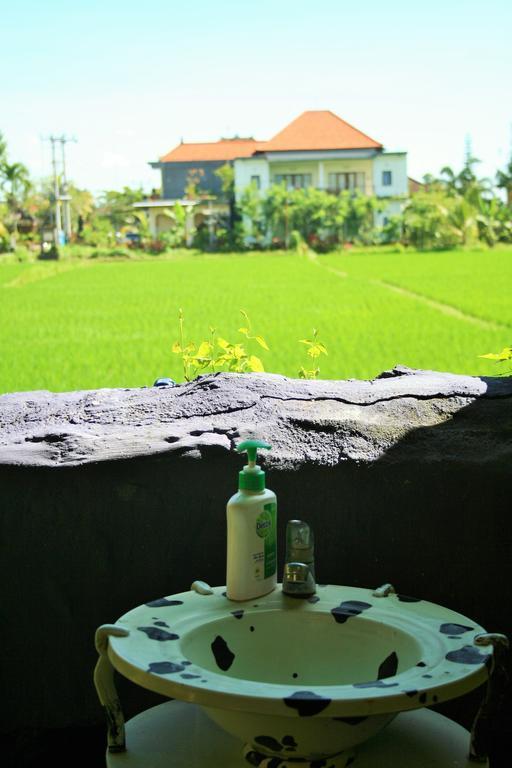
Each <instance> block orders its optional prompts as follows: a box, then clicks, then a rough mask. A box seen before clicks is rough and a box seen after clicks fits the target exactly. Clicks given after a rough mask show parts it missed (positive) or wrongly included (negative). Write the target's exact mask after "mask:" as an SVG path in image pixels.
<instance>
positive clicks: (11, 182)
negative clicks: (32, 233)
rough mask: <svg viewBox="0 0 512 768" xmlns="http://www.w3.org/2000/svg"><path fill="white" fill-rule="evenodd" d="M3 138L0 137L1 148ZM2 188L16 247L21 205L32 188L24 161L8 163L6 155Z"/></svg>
mask: <svg viewBox="0 0 512 768" xmlns="http://www.w3.org/2000/svg"><path fill="white" fill-rule="evenodd" d="M2 141H3V139H2V137H0V149H1V143H2ZM0 188H1V189H3V190H4V192H5V202H6V204H7V209H8V211H9V224H10V229H11V247H12V248H13V250H14V248H15V247H16V239H17V234H18V219H19V218H20V206H21V203H22V202H23V200H24V198H25V197H26V195H27V192H28V191H29V189H30V179H29V175H28V169H27V168H26V166H24V165H23V164H22V163H8V162H7V160H6V159H5V155H4V157H3V158H1V163H0Z"/></svg>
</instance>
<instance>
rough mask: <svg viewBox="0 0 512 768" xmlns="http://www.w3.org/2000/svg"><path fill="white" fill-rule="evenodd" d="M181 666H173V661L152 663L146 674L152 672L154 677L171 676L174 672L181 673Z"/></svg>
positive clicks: (182, 668) (182, 667)
mask: <svg viewBox="0 0 512 768" xmlns="http://www.w3.org/2000/svg"><path fill="white" fill-rule="evenodd" d="M184 669H185V667H184V666H183V664H175V663H174V662H173V661H152V662H151V664H150V665H149V668H148V672H154V673H155V674H156V675H171V674H174V673H175V672H183V670H184Z"/></svg>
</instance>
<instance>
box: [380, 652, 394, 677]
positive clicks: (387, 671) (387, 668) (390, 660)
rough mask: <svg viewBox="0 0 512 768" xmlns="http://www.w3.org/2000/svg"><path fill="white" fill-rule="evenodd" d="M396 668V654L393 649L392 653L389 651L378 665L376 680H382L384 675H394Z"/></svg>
mask: <svg viewBox="0 0 512 768" xmlns="http://www.w3.org/2000/svg"><path fill="white" fill-rule="evenodd" d="M397 669H398V656H397V655H396V653H395V651H393V653H390V654H389V656H388V657H387V658H386V659H384V661H383V662H382V664H381V665H380V667H379V671H378V673H377V680H382V679H383V678H385V677H394V675H396V671H397Z"/></svg>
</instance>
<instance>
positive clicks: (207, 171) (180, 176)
mask: <svg viewBox="0 0 512 768" xmlns="http://www.w3.org/2000/svg"><path fill="white" fill-rule="evenodd" d="M225 164H226V163H225V161H224V160H222V161H221V162H195V163H155V164H154V165H153V168H160V169H161V172H162V197H164V198H165V199H170V200H174V199H177V198H178V199H179V198H182V197H183V196H184V194H185V187H186V186H187V184H188V181H189V174H190V173H191V172H193V171H195V170H198V169H199V170H201V171H202V172H203V175H202V176H201V179H200V183H199V189H200V190H201V191H203V192H211V193H212V194H214V195H220V194H221V192H222V188H221V187H222V183H221V180H220V179H219V177H218V176H216V175H215V171H216V170H217V169H218V168H221V167H222V166H223V165H225Z"/></svg>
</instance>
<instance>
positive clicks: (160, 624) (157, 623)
mask: <svg viewBox="0 0 512 768" xmlns="http://www.w3.org/2000/svg"><path fill="white" fill-rule="evenodd" d="M153 624H154V625H155V627H167V629H169V625H168V624H167V622H166V621H154V622H153Z"/></svg>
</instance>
